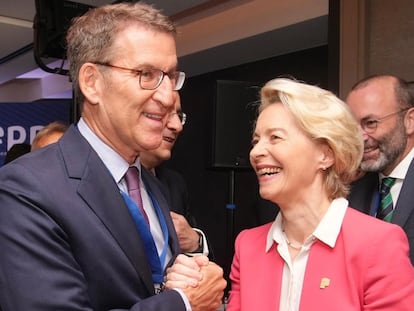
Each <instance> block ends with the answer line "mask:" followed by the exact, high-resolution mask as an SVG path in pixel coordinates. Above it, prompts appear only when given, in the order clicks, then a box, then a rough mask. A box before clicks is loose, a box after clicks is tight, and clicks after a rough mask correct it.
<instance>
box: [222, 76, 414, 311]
mask: <svg viewBox="0 0 414 311" xmlns="http://www.w3.org/2000/svg"><path fill="white" fill-rule="evenodd" d="M259 113H260V114H259V117H258V119H257V123H256V128H255V131H254V134H253V148H252V150H251V152H250V161H251V164H252V167H253V169H254V170H255V172H256V174H257V177H258V181H259V185H260V194H261V196H262V197H263V198H265V199H268V200H271V201H273V202H275V203H277V204H278V205H279V207H280V213H279V214H278V216H277V217H276V219H275V221H274V222H273V223H269V224H266V225H264V226H260V227H257V228H253V229H250V230H245V231H242V232H241V233H240V234H239V236H238V237H237V239H236V245H235V255H234V259H233V264H232V269H231V274H230V278H231V281H232V288H231V291H230V297H229V304H228V307H227V309H226V310H227V311H256V310H260V311H266V310H269V311H270V310H272V311H276V310H282V311H297V310H300V311H316V310H341V311H348V310H349V311H356V310H384V311H385V310H387V311H390V310H398V311H404V310H407V311H408V310H413V308H414V269H413V267H412V265H411V263H410V260H409V257H408V243H407V238H406V236H405V234H404V232H403V231H402V229H401V228H400V227H398V226H396V225H393V224H390V223H386V222H383V221H380V220H377V219H375V218H373V217H370V216H367V215H364V214H362V213H359V212H357V211H356V210H354V209H351V208H349V207H348V201H347V200H346V199H345V197H346V195H347V193H348V185H349V183H350V181H351V180H352V178H353V176H354V174H355V173H356V171H357V168H358V165H359V162H360V160H361V157H362V153H363V142H362V138H361V133H360V131H359V128H358V124H357V123H356V121H355V119H354V118H353V116H352V114H351V112H350V110H349V109H348V107H347V106H346V105H345V104H344V103H343V102H342V101H341V100H339V99H338V98H337V97H336V96H335V95H333V94H332V93H330V92H328V91H326V90H323V89H321V88H318V87H315V86H311V85H307V84H304V83H299V82H296V81H293V80H290V79H274V80H271V81H269V82H268V83H267V84H266V85H265V86H264V87H263V89H262V91H261V104H260V107H259Z"/></svg>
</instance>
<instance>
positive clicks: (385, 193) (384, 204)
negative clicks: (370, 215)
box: [377, 177, 395, 222]
mask: <svg viewBox="0 0 414 311" xmlns="http://www.w3.org/2000/svg"><path fill="white" fill-rule="evenodd" d="M394 183H395V178H392V177H385V178H383V179H382V182H381V189H380V198H381V202H380V206H379V208H378V213H377V218H379V219H382V220H384V221H388V222H391V219H392V214H393V212H394V206H393V203H392V196H391V192H390V190H391V187H392V186H393V185H394Z"/></svg>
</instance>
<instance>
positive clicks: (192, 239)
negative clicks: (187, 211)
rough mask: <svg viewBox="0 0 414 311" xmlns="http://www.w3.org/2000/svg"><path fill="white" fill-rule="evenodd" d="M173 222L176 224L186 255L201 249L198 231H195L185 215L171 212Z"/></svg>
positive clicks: (182, 248) (181, 246) (181, 245)
mask: <svg viewBox="0 0 414 311" xmlns="http://www.w3.org/2000/svg"><path fill="white" fill-rule="evenodd" d="M170 214H171V218H172V221H173V223H174V228H175V231H176V232H177V236H178V241H179V243H180V248H181V250H182V251H183V252H184V253H191V252H194V251H195V250H197V249H198V248H199V239H200V236H199V235H198V233H197V231H195V230H194V229H193V228H191V226H190V225H189V223H188V222H187V220H186V219H185V217H184V216H183V215H180V214H177V213H174V212H170Z"/></svg>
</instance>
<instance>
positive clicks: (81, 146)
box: [0, 3, 226, 311]
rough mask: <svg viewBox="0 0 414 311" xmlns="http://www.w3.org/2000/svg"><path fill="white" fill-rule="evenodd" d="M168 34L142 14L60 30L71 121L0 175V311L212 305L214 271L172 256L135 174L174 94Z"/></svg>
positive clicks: (139, 9)
mask: <svg viewBox="0 0 414 311" xmlns="http://www.w3.org/2000/svg"><path fill="white" fill-rule="evenodd" d="M175 34H176V30H175V26H174V25H173V24H172V23H171V21H170V20H169V19H168V18H167V17H166V16H164V15H163V14H161V13H160V12H159V11H158V10H156V9H154V8H153V7H151V6H149V5H146V4H142V3H120V4H114V5H106V6H102V7H99V8H95V9H91V10H89V11H88V12H87V13H86V14H85V15H83V16H81V17H79V18H77V19H75V20H74V22H73V24H72V25H71V26H70V28H69V30H68V34H67V37H66V38H67V46H68V48H67V55H68V61H69V63H70V74H71V80H72V82H73V88H74V94H75V97H76V98H75V100H76V101H77V103H79V104H80V110H81V118H80V120H79V122H78V123H77V124H76V125H72V126H71V127H70V128H69V129H68V130H67V131H66V132H65V134H64V135H63V136H62V137H61V138H60V139H59V141H58V142H57V143H56V144H53V145H51V146H49V147H48V148H42V149H39V150H38V151H36V152H33V153H31V154H30V155H28V156H27V157H23V158H19V159H16V160H15V161H14V162H12V163H9V164H8V165H5V166H4V167H2V168H1V169H0V249H1V252H0V309H1V310H2V311H17V310H27V311H29V310H30V311H57V310H73V311H75V310H79V311H80V310H82V311H86V310H90V311H92V310H94V311H108V310H117V311H120V310H133V311H155V310H164V311H190V310H191V311H211V310H215V309H216V308H218V307H219V306H220V305H221V298H222V296H223V291H224V289H225V287H226V281H225V280H224V278H223V270H222V269H221V268H220V267H218V266H217V265H216V264H214V263H213V262H210V261H209V260H208V258H207V257H206V256H202V255H201V256H197V257H187V256H185V255H183V254H180V252H181V251H180V247H179V241H178V238H177V235H176V232H175V229H174V225H173V222H172V219H171V216H170V213H169V206H168V203H167V201H166V199H165V196H164V194H163V191H162V189H161V187H160V185H159V182H158V180H157V179H156V178H155V177H154V176H153V175H151V174H150V173H149V172H148V171H146V170H144V169H141V165H140V163H139V154H140V152H142V151H144V150H151V149H155V148H157V147H158V146H159V145H160V144H161V142H162V133H163V130H164V128H165V126H166V124H167V121H168V120H169V119H170V116H171V113H172V112H173V111H174V103H175V98H174V96H175V95H174V94H175V93H176V92H177V91H178V90H179V89H181V87H182V85H183V82H184V78H185V75H184V73H183V72H179V71H177V55H176V45H175ZM9 165H10V166H9ZM144 185H145V186H144ZM186 278H188V279H189V280H191V281H192V282H191V284H187V282H186Z"/></svg>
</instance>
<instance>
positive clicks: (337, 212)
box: [265, 198, 348, 252]
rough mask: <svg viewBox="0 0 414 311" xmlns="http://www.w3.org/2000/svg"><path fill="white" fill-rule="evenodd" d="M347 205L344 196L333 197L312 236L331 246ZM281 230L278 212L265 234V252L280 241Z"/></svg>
mask: <svg viewBox="0 0 414 311" xmlns="http://www.w3.org/2000/svg"><path fill="white" fill-rule="evenodd" d="M347 207H348V201H347V200H346V199H345V198H337V199H334V200H333V201H332V203H331V205H330V206H329V208H328V210H327V212H326V214H325V215H324V216H323V218H322V219H321V221H320V222H319V224H318V226H317V227H316V229H315V231H314V232H313V233H312V236H314V237H315V238H317V239H318V240H320V241H321V242H323V243H325V244H327V245H329V246H330V247H332V248H333V247H334V246H335V243H336V240H337V239H338V236H339V232H340V230H341V226H342V222H343V219H344V217H345V212H346V209H347ZM282 230H283V229H282V214H281V213H279V214H278V215H277V217H276V219H275V221H274V222H273V224H272V226H271V227H270V229H269V232H268V234H267V239H266V249H265V251H266V252H268V251H269V250H270V248H271V247H272V245H273V243H275V242H276V243H277V244H280V243H281V241H282V239H283V231H282Z"/></svg>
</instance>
